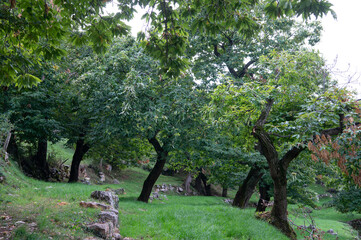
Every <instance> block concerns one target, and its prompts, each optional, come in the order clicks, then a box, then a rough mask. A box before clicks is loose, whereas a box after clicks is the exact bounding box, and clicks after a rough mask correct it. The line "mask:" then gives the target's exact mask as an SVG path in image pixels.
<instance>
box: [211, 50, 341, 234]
mask: <svg viewBox="0 0 361 240" xmlns="http://www.w3.org/2000/svg"><path fill="white" fill-rule="evenodd" d="M322 69H323V60H322V59H321V58H320V57H319V56H318V55H317V54H316V53H313V52H307V51H306V52H305V51H298V52H294V53H286V52H281V53H276V52H272V53H271V54H270V55H269V56H268V57H262V58H260V65H259V70H260V73H259V75H258V76H257V79H258V80H257V81H254V80H252V81H251V82H250V83H245V84H243V85H241V86H236V85H234V84H232V83H230V84H227V85H224V86H220V87H219V88H218V89H217V91H216V92H215V93H216V95H215V99H214V102H219V101H221V102H222V104H224V105H221V106H227V105H228V104H230V105H228V107H227V111H226V115H225V116H227V115H228V116H227V117H230V118H235V117H236V118H238V119H239V121H242V120H241V119H245V120H247V121H245V123H248V124H246V125H245V129H248V130H246V131H248V133H249V134H252V135H253V136H254V137H255V139H257V140H258V144H259V146H260V147H259V151H260V153H261V154H262V155H264V156H265V158H266V160H267V163H268V168H269V172H270V175H271V178H272V180H273V184H274V199H275V202H274V206H273V208H272V211H271V219H270V221H271V223H272V224H274V225H275V226H276V227H277V228H279V229H281V230H282V231H283V232H284V233H285V234H286V235H287V236H289V237H290V238H292V239H295V238H296V235H295V233H294V231H293V230H292V228H291V227H290V226H289V224H288V220H287V170H288V168H289V164H290V163H291V162H292V161H293V160H294V159H295V158H296V157H297V156H298V155H299V154H300V153H301V152H302V151H303V150H304V149H305V141H306V140H312V139H313V136H314V134H315V133H317V132H321V131H322V132H323V133H324V134H329V135H330V134H337V133H340V132H341V125H340V124H341V123H342V121H343V119H342V118H341V119H340V117H339V116H342V114H343V112H344V111H345V110H346V108H345V107H344V108H343V107H342V106H343V105H342V102H341V101H339V99H338V98H337V96H338V94H340V92H342V91H338V90H337V88H335V87H332V86H333V85H332V84H333V82H332V81H330V80H329V79H328V78H327V77H325V76H326V75H325V74H324V70H322ZM306 96H307V97H306ZM321 99H322V101H321ZM321 102H322V103H323V104H320V103H321ZM318 104H319V105H318ZM326 106H328V108H327V107H326ZM340 114H341V115H340Z"/></svg>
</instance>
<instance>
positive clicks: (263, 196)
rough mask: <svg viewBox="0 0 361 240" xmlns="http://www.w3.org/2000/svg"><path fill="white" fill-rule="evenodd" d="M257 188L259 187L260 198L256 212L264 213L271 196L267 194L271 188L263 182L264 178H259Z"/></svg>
mask: <svg viewBox="0 0 361 240" xmlns="http://www.w3.org/2000/svg"><path fill="white" fill-rule="evenodd" d="M258 186H259V194H260V196H259V201H258V204H257V208H256V212H264V211H266V208H267V206H268V203H269V201H270V200H271V195H270V194H269V191H270V189H271V186H270V185H269V184H268V183H267V182H266V181H265V180H264V177H262V178H261V180H260V182H259V184H258Z"/></svg>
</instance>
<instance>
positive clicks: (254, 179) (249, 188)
mask: <svg viewBox="0 0 361 240" xmlns="http://www.w3.org/2000/svg"><path fill="white" fill-rule="evenodd" d="M263 174H264V173H263V171H262V168H261V167H258V166H256V165H255V166H252V168H251V169H250V170H249V172H248V175H247V177H246V179H245V180H244V181H243V183H242V185H240V186H239V188H238V191H237V193H236V196H235V197H234V200H233V204H232V205H233V206H235V207H239V208H246V207H247V205H248V202H249V199H250V198H251V197H252V194H253V192H254V189H255V188H256V186H257V183H258V182H259V180H260V179H261V177H262V176H263Z"/></svg>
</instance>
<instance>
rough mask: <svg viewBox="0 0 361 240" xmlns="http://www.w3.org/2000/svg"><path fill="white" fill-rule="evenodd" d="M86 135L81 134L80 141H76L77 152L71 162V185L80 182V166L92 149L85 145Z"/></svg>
mask: <svg viewBox="0 0 361 240" xmlns="http://www.w3.org/2000/svg"><path fill="white" fill-rule="evenodd" d="M84 136H85V135H84V134H80V136H79V139H78V140H77V141H76V147H75V152H74V155H73V159H72V161H71V168H70V176H69V183H74V182H77V181H78V180H79V166H80V162H81V161H82V160H83V157H84V155H85V154H86V153H87V152H88V150H89V149H90V146H89V145H88V144H86V143H84Z"/></svg>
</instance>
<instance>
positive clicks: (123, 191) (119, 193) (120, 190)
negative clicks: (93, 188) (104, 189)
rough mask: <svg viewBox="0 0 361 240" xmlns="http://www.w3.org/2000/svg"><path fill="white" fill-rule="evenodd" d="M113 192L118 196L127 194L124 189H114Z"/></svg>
mask: <svg viewBox="0 0 361 240" xmlns="http://www.w3.org/2000/svg"><path fill="white" fill-rule="evenodd" d="M113 192H115V193H116V194H118V195H122V194H124V193H125V190H124V188H118V189H114V190H113Z"/></svg>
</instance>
